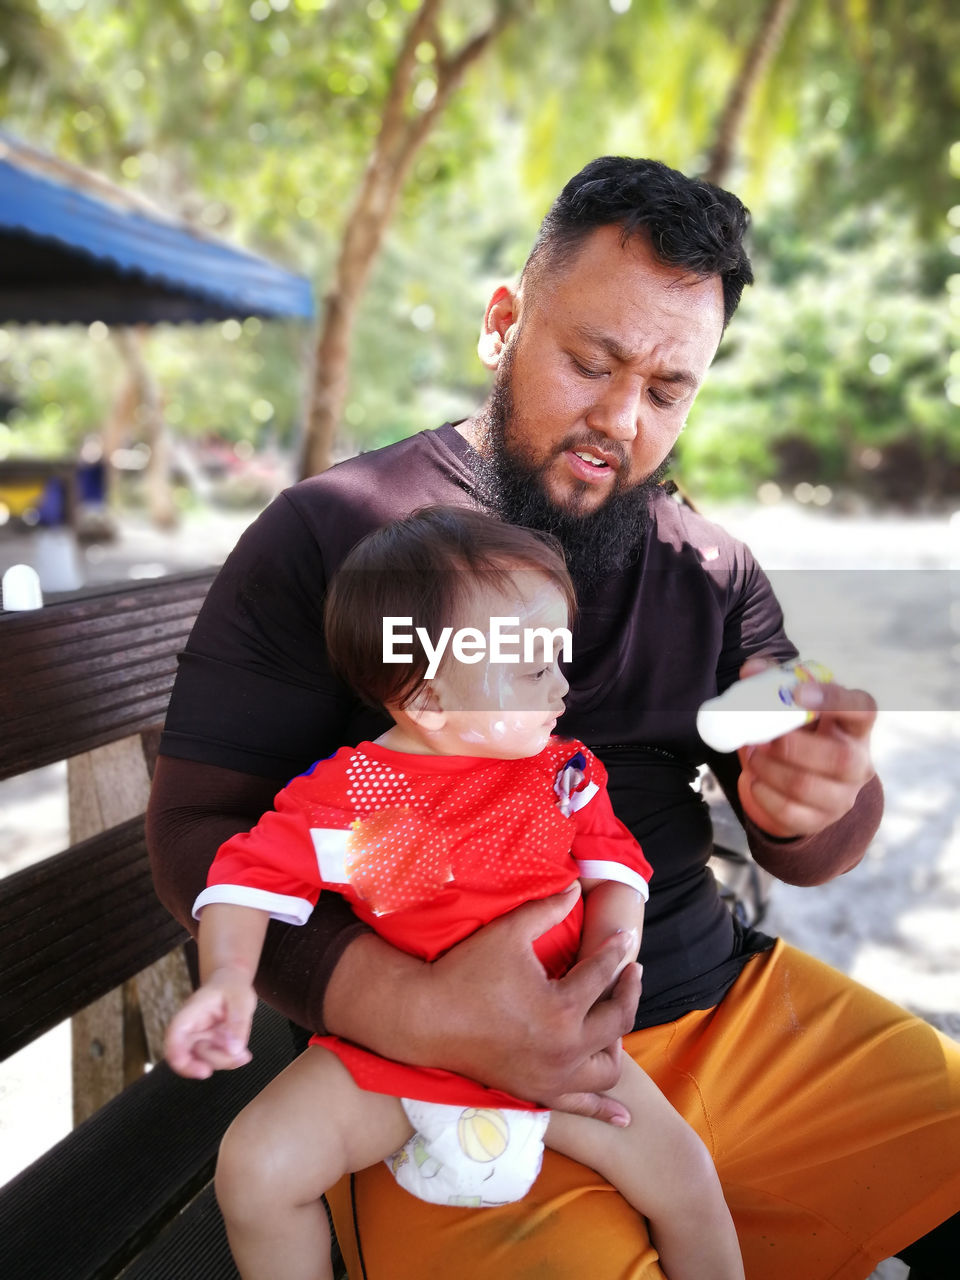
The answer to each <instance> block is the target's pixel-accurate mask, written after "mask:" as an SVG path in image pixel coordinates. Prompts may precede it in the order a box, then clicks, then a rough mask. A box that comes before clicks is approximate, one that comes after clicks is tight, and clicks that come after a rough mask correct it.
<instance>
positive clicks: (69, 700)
mask: <svg viewBox="0 0 960 1280" xmlns="http://www.w3.org/2000/svg"><path fill="white" fill-rule="evenodd" d="M212 580H213V572H212V571H205V572H202V573H191V574H184V575H177V576H175V577H171V578H164V579H160V580H155V581H151V582H146V583H142V584H137V585H135V586H130V585H124V586H122V587H117V588H112V589H109V590H104V591H101V592H98V593H96V594H91V595H84V596H82V597H81V596H78V597H75V598H71V599H68V600H64V601H60V602H57V603H54V604H50V605H46V606H45V607H44V608H43V609H42V610H36V611H31V612H29V613H0V664H2V672H3V677H2V688H0V778H9V777H12V776H15V775H17V774H20V773H25V772H27V771H29V770H31V769H36V768H39V767H40V766H41V765H45V764H50V763H53V762H55V761H60V760H65V759H66V760H70V761H71V765H70V768H71V770H72V773H71V778H70V788H71V838H72V839H74V840H76V841H77V843H75V844H74V845H73V846H72V847H71V848H70V849H68V850H66V851H65V852H63V853H60V854H57V855H55V856H53V857H51V858H47V859H45V860H43V861H42V862H39V863H37V864H35V865H33V866H29V867H26V868H25V869H24V870H22V871H19V872H17V873H15V874H13V875H11V876H8V877H6V878H5V879H3V880H0V1059H2V1058H5V1057H7V1056H9V1055H10V1054H11V1053H13V1052H15V1051H16V1050H17V1049H19V1048H21V1047H22V1046H23V1045H25V1044H28V1043H30V1041H32V1040H34V1039H35V1038H36V1037H37V1036H38V1035H40V1034H42V1032H44V1031H46V1030H47V1029H48V1028H50V1027H52V1026H54V1025H55V1024H56V1023H58V1022H60V1021H62V1020H63V1019H64V1018H68V1017H71V1016H73V1015H74V1014H76V1013H77V1012H78V1011H79V1010H81V1009H83V1008H85V1007H87V1006H88V1005H89V1004H90V1002H91V1001H94V1000H96V999H97V998H99V997H101V996H103V995H105V994H106V993H107V992H111V991H113V990H114V989H116V988H117V987H118V986H119V984H121V983H123V982H124V981H125V980H126V979H128V978H132V977H133V976H134V975H136V974H138V973H140V972H141V970H144V969H145V968H146V966H148V965H150V964H152V963H153V962H154V961H156V960H157V959H158V958H159V957H161V956H163V955H165V954H166V953H167V952H169V951H170V950H171V949H172V948H173V947H175V946H176V945H177V944H178V943H180V942H182V941H184V939H185V937H186V934H185V933H184V931H183V930H182V929H181V927H180V926H179V925H178V924H177V923H176V922H175V921H174V920H172V919H171V918H170V916H169V915H168V914H167V912H166V911H165V909H164V908H163V907H162V906H161V905H160V903H159V902H158V901H157V899H156V896H155V895H154V892H153V887H152V883H151V878H150V869H149V865H148V861H147V852H146V847H145V844H144V837H143V817H142V809H143V804H144V801H145V797H146V791H147V788H148V786H149V779H148V776H147V763H145V760H144V753H143V751H142V750H141V748H142V747H144V746H145V747H146V756H147V757H148V758H149V756H150V754H151V749H153V750H154V751H155V746H156V740H157V737H158V734H159V726H160V724H161V723H162V720H163V716H164V714H165V711H166V706H167V702H168V700H169V697H170V690H171V688H172V686H173V679H174V676H175V674H176V665H177V654H178V652H179V651H180V650H181V649H182V648H183V645H184V643H185V641H186V638H187V636H188V635H189V632H190V628H191V626H192V625H193V620H194V618H195V617H196V614H197V611H198V609H199V607H200V605H201V603H202V602H203V598H204V596H205V595H206V592H207V590H208V588H209V586H210V583H211V582H212ZM132 735H138V738H139V740H138V738H133V739H132V744H133V746H134V747H135V748H136V751H135V752H134V754H133V755H131V754H130V752H129V751H127V750H126V746H125V744H128V743H130V742H131V736H132ZM132 771H133V772H132ZM91 832H96V833H97V834H90V833H91ZM88 835H89V838H87V839H84V838H83V837H84V836H88Z"/></svg>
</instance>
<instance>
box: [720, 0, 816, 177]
mask: <svg viewBox="0 0 960 1280" xmlns="http://www.w3.org/2000/svg"><path fill="white" fill-rule="evenodd" d="M796 7H797V0H770V3H769V4H768V5H767V9H766V12H765V13H764V15H763V18H762V20H761V22H760V27H759V30H758V31H757V34H756V36H755V37H754V40H753V43H752V44H751V46H750V48H749V49H748V50H747V53H746V57H745V58H744V60H743V64H742V65H741V67H740V72H739V74H738V76H737V78H736V80H735V81H734V84H733V88H732V89H731V90H730V94H729V96H728V97H727V101H726V105H725V106H724V108H723V114H722V115H721V117H720V123H719V125H718V126H717V135H716V137H715V139H714V142H713V146H712V148H711V150H710V159H709V161H708V163H707V168H706V172H705V173H704V174H703V177H704V178H705V179H706V181H707V182H713V183H716V184H717V185H719V184H721V183H722V182H723V180H724V178H725V177H726V174H727V170H728V169H729V168H730V163H731V161H732V160H733V154H734V150H735V149H736V146H737V142H738V140H739V137H740V133H741V131H742V129H743V122H744V120H745V119H746V115H747V109H748V107H749V106H750V100H751V99H752V98H753V96H754V94H755V93H756V91H757V88H758V86H759V85H760V82H761V80H762V79H763V76H764V73H765V72H766V70H767V67H768V66H769V65H770V63H771V61H772V60H773V58H774V56H775V55H776V52H777V50H778V49H779V48H780V45H781V43H782V41H783V37H784V34H785V32H786V29H787V25H788V23H789V22H790V19H791V18H792V17H793V13H794V10H795V9H796Z"/></svg>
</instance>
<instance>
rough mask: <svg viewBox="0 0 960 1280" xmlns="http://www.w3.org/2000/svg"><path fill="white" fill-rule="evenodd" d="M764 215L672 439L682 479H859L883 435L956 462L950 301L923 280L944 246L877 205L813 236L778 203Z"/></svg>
mask: <svg viewBox="0 0 960 1280" xmlns="http://www.w3.org/2000/svg"><path fill="white" fill-rule="evenodd" d="M765 226H766V228H767V231H766V234H764V235H763V236H762V237H761V238H760V243H759V245H758V248H757V253H756V255H755V267H756V271H757V278H758V283H757V285H756V286H755V287H754V288H753V290H748V291H747V293H746V294H745V296H744V301H743V304H742V305H741V309H740V311H739V312H738V314H737V315H736V316H735V317H734V319H733V321H732V323H731V326H730V330H729V331H728V334H727V337H726V338H725V340H724V343H723V345H722V347H721V352H720V355H719V356H718V358H717V361H716V363H715V366H714V369H713V371H712V373H711V375H710V378H709V380H708V382H707V384H706V386H705V388H704V390H703V391H702V392H701V395H700V398H699V400H698V402H697V404H696V406H695V408H694V410H693V412H692V414H691V416H690V422H689V426H688V429H687V431H686V432H685V433H684V435H683V436H682V437H681V440H680V444H679V448H678V462H679V474H680V476H681V478H682V480H683V483H684V485H685V486H686V487H687V488H689V489H690V490H691V491H692V492H694V493H711V494H714V495H716V496H726V497H729V496H733V495H736V494H743V493H750V492H753V491H755V490H756V488H757V486H758V485H759V484H761V483H762V482H764V481H769V480H775V481H776V480H779V481H781V482H784V483H785V484H787V485H788V486H789V485H792V484H794V483H797V482H800V481H805V482H808V483H811V484H822V483H825V484H828V485H830V486H832V487H835V488H836V487H839V488H843V487H851V488H862V487H863V486H864V485H865V484H866V485H868V486H869V482H870V476H869V474H864V473H865V472H867V473H868V472H869V471H870V470H871V469H874V468H875V467H876V465H877V463H878V461H879V459H880V456H881V455H882V451H883V450H884V449H886V448H888V447H889V446H891V445H896V446H898V447H899V446H905V445H909V446H910V449H911V452H915V453H916V456H917V458H918V460H919V461H921V462H922V461H924V460H926V461H927V462H928V463H930V464H933V463H934V462H936V460H938V459H939V460H953V461H955V462H956V461H960V439H958V433H957V430H956V406H955V404H953V403H951V401H950V399H949V397H948V392H947V386H946V382H945V378H946V370H947V367H948V362H949V360H950V350H951V325H952V317H951V309H950V305H949V298H948V295H947V293H946V291H945V290H944V289H943V288H942V287H941V289H940V290H939V291H937V292H931V291H930V290H929V277H930V276H931V275H933V274H935V273H936V272H937V271H938V269H940V270H942V266H943V257H942V254H940V253H939V252H938V250H937V249H936V248H930V247H929V246H926V247H925V246H924V245H923V244H922V243H921V242H920V241H919V240H918V238H917V236H916V233H915V231H914V230H913V229H912V228H911V225H910V222H909V220H908V219H907V218H906V217H904V216H902V215H901V216H899V217H895V216H893V215H891V214H890V213H889V212H886V211H884V210H882V209H879V208H875V209H873V210H868V211H858V212H856V213H848V214H847V215H846V216H844V217H842V218H840V219H838V220H837V222H836V223H835V225H834V227H833V230H832V235H831V237H830V239H829V240H828V241H826V242H821V243H820V244H816V245H815V244H812V243H811V242H810V241H809V240H807V239H806V238H805V237H804V236H803V235H802V234H801V233H800V232H799V231H798V230H797V226H796V222H795V220H794V219H793V218H792V215H791V213H790V211H789V210H780V211H778V212H774V213H772V214H771V215H769V217H768V219H767V222H766V223H765ZM941 279H942V277H941ZM798 442H802V446H801V445H799V444H798Z"/></svg>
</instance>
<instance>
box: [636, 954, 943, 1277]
mask: <svg viewBox="0 0 960 1280" xmlns="http://www.w3.org/2000/svg"><path fill="white" fill-rule="evenodd" d="M644 1036H645V1033H643V1032H640V1033H636V1034H635V1035H634V1036H631V1037H628V1038H627V1040H626V1042H625V1043H626V1045H627V1047H628V1048H629V1050H630V1051H631V1053H632V1054H633V1056H634V1057H636V1058H637V1060H638V1061H639V1062H640V1064H641V1066H643V1067H644V1068H645V1069H646V1070H648V1071H649V1072H650V1074H651V1075H653V1076H654V1078H655V1079H656V1081H657V1083H658V1084H659V1086H660V1088H661V1089H662V1090H663V1091H664V1093H665V1094H666V1096H667V1097H668V1099H669V1100H670V1101H671V1102H672V1103H673V1104H674V1106H676V1107H677V1109H678V1110H679V1111H681V1112H682V1113H683V1114H684V1115H685V1117H686V1118H687V1120H688V1121H689V1122H690V1123H691V1124H692V1125H693V1126H694V1127H695V1128H696V1129H698V1131H699V1132H700V1134H701V1136H702V1137H703V1138H704V1140H705V1141H706V1143H707V1145H708V1147H709V1148H710V1150H711V1153H712V1154H713V1157H714V1160H715V1161H716V1164H717V1168H718V1171H719V1173H720V1178H721V1182H722V1184H723V1188H724V1194H725V1195H726V1198H727V1203H728V1204H729V1206H730V1210H731V1212H732V1214H733V1217H734V1221H735V1222H736V1225H737V1232H738V1235H739V1237H740V1243H741V1248H742V1250H743V1255H744V1265H745V1268H746V1273H747V1277H748V1280H769V1278H770V1277H776V1278H777V1280H818V1278H820V1277H823V1278H824V1280H826V1278H827V1277H829V1278H830V1280H858V1278H859V1280H862V1278H863V1277H865V1276H868V1275H869V1274H870V1272H871V1271H872V1270H873V1268H874V1267H875V1266H876V1264H877V1263H878V1262H879V1261H880V1260H882V1259H883V1258H887V1257H890V1256H891V1255H893V1254H895V1253H897V1252H898V1251H899V1250H900V1249H902V1248H904V1247H905V1246H906V1245H907V1244H909V1243H910V1242H911V1241H913V1240H915V1239H917V1238H918V1237H919V1236H921V1235H924V1234H925V1233H926V1232H927V1231H930V1230H931V1229H932V1228H933V1227H935V1226H936V1225H937V1224H938V1223H940V1222H942V1221H943V1220H944V1219H945V1218H948V1217H949V1216H950V1215H951V1214H952V1213H955V1212H956V1211H957V1209H958V1208H960V1046H957V1045H956V1044H955V1043H954V1042H953V1041H951V1040H948V1039H947V1038H946V1037H944V1036H942V1035H940V1033H939V1032H937V1031H935V1030H934V1029H933V1028H932V1027H930V1026H929V1025H928V1024H927V1023H925V1022H923V1021H921V1020H920V1019H917V1018H914V1017H912V1016H911V1015H910V1014H907V1013H906V1012H905V1011H904V1010H903V1009H901V1008H899V1007H898V1006H897V1005H894V1004H892V1003H890V1002H889V1001H887V1000H885V999H883V998H882V997H881V996H878V995H877V994H876V993H875V992H873V991H870V990H868V989H867V988H865V987H862V986H860V985H859V984H858V983H855V982H852V981H851V980H850V979H849V978H847V977H846V976H845V975H843V974H840V973H838V972H837V971H836V970H834V969H831V968H829V967H828V966H827V965H824V964H821V963H820V962H819V961H817V960H814V959H812V958H811V957H810V956H807V955H805V954H804V953H802V952H799V951H797V950H795V949H794V948H792V947H788V946H785V945H784V944H782V943H778V944H777V946H776V947H775V948H774V950H773V951H772V952H770V953H767V954H766V955H764V956H762V957H758V958H757V959H756V960H752V961H751V962H750V963H749V964H748V965H747V967H746V969H745V970H744V972H743V973H742V974H741V976H740V978H739V979H738V981H737V982H736V983H735V984H734V986H733V988H731V990H730V992H728V994H727V996H726V998H725V999H724V1000H723V1001H722V1003H721V1004H720V1005H719V1006H718V1007H717V1008H716V1009H713V1010H709V1011H707V1012H702V1013H701V1012H698V1013H692V1014H688V1015H687V1016H686V1017H685V1018H682V1019H680V1021H679V1022H677V1023H675V1024H674V1025H673V1027H672V1029H671V1037H670V1041H669V1043H668V1044H667V1045H666V1046H664V1045H663V1044H662V1043H661V1044H657V1043H655V1042H654V1041H653V1040H651V1041H649V1042H648V1041H646V1040H645V1038H644ZM651 1056H655V1058H656V1063H655V1064H654V1063H652V1062H651Z"/></svg>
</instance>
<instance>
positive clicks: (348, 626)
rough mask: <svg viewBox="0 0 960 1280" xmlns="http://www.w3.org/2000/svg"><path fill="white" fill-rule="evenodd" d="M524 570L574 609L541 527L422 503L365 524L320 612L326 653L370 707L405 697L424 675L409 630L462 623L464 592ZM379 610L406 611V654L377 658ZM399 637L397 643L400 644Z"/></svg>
mask: <svg viewBox="0 0 960 1280" xmlns="http://www.w3.org/2000/svg"><path fill="white" fill-rule="evenodd" d="M517 569H520V570H531V571H533V572H535V573H538V574H541V575H542V576H543V577H545V578H547V579H548V580H549V581H550V582H552V583H553V585H554V586H555V587H556V588H557V589H558V590H559V591H560V593H561V595H562V596H563V598H564V600H565V601H566V604H567V609H568V616H569V620H570V621H571V622H572V620H573V617H574V613H575V611H576V597H575V594H574V589H573V583H572V581H571V579H570V575H569V573H568V572H567V567H566V564H565V562H564V559H563V552H562V550H561V549H560V544H559V543H558V542H557V541H556V540H555V539H554V538H552V537H551V536H550V535H549V534H542V533H534V532H533V531H532V530H531V529H521V528H518V527H517V526H516V525H510V524H504V523H503V521H501V520H498V519H496V517H495V516H491V515H487V514H485V513H484V512H481V511H474V510H472V509H470V508H468V507H440V506H437V507H423V508H421V509H420V510H419V511H415V512H414V513H413V514H412V515H409V516H405V517H404V518H403V519H400V520H395V521H394V522H393V523H392V524H388V525H384V526H383V527H382V528H380V529H375V530H374V531H373V532H372V533H368V534H367V536H366V537H365V538H363V539H362V540H361V541H360V542H358V543H357V545H356V546H355V547H354V548H353V550H352V551H351V552H350V554H349V555H348V556H347V557H346V559H345V560H344V562H343V564H342V565H341V566H340V569H339V570H338V572H337V574H336V576H335V577H334V579H333V582H332V583H331V586H330V590H329V592H328V594H327V603H326V610H325V613H324V628H325V633H326V642H327V653H328V655H329V657H330V662H331V664H332V666H333V668H334V670H335V671H336V672H337V674H338V675H339V676H340V677H341V678H342V679H343V680H345V681H346V682H347V684H349V685H350V686H351V687H352V688H353V689H354V690H355V692H356V693H357V694H359V696H360V697H361V698H362V699H363V700H364V702H367V703H369V704H370V705H372V706H376V707H383V706H387V705H390V706H397V707H404V706H407V705H408V704H409V703H410V702H411V701H412V700H413V698H414V697H415V696H416V694H417V692H418V691H419V690H420V688H421V687H422V686H423V684H424V682H425V680H426V672H427V668H428V665H429V657H428V654H427V651H426V649H425V648H424V647H423V645H422V644H421V643H420V641H419V640H418V639H417V636H416V630H415V628H417V627H423V628H424V630H425V631H426V633H427V635H428V636H429V637H430V643H431V645H436V644H437V641H438V638H439V635H440V632H441V631H442V630H443V628H444V627H457V626H459V625H462V618H463V615H464V610H465V605H466V603H467V601H469V599H470V596H471V593H472V592H473V591H475V590H476V589H477V587H478V586H479V585H480V584H481V583H483V584H491V585H492V586H494V587H495V588H505V587H508V586H509V585H510V574H511V573H512V572H513V571H515V570H517ZM384 618H411V619H412V622H411V624H410V625H409V626H406V627H404V628H403V631H404V632H405V633H406V632H410V633H412V634H413V641H412V643H411V644H410V645H409V650H410V651H411V654H412V661H411V662H409V663H405V662H404V663H386V662H384V661H383V620H384ZM407 648H408V647H407V646H406V645H405V646H404V652H406V651H407Z"/></svg>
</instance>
